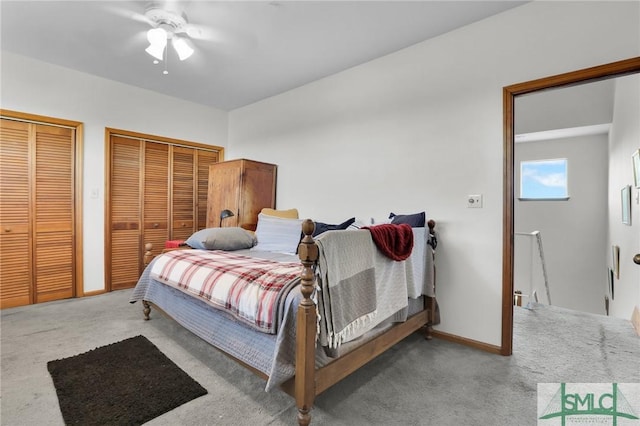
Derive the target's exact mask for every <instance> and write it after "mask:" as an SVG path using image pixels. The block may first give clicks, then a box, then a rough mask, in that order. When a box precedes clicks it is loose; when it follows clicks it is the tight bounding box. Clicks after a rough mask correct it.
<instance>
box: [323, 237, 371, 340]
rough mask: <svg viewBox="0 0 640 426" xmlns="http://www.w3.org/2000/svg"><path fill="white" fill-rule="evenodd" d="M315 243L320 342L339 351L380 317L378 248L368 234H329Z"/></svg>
mask: <svg viewBox="0 0 640 426" xmlns="http://www.w3.org/2000/svg"><path fill="white" fill-rule="evenodd" d="M316 242H317V244H318V247H319V249H320V253H319V255H320V257H319V259H318V273H317V277H316V278H317V280H318V288H317V289H316V290H317V291H318V294H317V298H318V301H317V304H318V314H319V316H320V318H319V341H320V344H321V345H322V346H327V347H329V348H337V347H338V346H339V345H340V344H341V343H342V342H347V341H349V340H351V339H352V338H354V337H357V336H359V335H361V334H362V332H361V331H362V330H365V331H366V329H367V328H368V327H367V326H368V325H369V324H370V323H372V322H373V320H374V318H375V317H376V315H377V311H376V307H377V306H376V283H375V260H374V259H375V258H374V256H375V250H376V249H375V246H374V245H373V242H372V240H371V234H370V233H369V232H365V231H327V232H324V233H322V234H321V235H320V236H319V237H318V238H317V240H316Z"/></svg>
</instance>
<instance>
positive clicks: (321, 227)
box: [313, 217, 356, 237]
mask: <svg viewBox="0 0 640 426" xmlns="http://www.w3.org/2000/svg"><path fill="white" fill-rule="evenodd" d="M355 221H356V218H355V217H352V218H351V219H348V220H345V221H344V222H342V223H340V224H338V225H329V224H327V223H322V222H316V223H315V224H316V229H314V230H313V236H314V237H316V236H318V235H320V234H322V233H323V232H326V231H335V230H340V229H347V228H348V227H349V225H351V224H352V223H353V222H355Z"/></svg>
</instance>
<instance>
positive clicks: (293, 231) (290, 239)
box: [251, 213, 302, 254]
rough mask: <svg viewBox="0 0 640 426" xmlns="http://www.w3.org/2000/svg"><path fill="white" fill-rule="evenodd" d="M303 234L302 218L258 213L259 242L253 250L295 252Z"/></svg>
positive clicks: (257, 233)
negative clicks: (285, 217)
mask: <svg viewBox="0 0 640 426" xmlns="http://www.w3.org/2000/svg"><path fill="white" fill-rule="evenodd" d="M301 236H302V219H283V218H280V217H276V216H268V215H266V214H262V213H260V214H259V215H258V226H257V227H256V237H257V238H258V244H257V245H256V246H254V247H253V248H252V249H251V250H260V251H272V252H277V253H291V254H295V253H296V251H297V250H298V244H299V243H300V237H301Z"/></svg>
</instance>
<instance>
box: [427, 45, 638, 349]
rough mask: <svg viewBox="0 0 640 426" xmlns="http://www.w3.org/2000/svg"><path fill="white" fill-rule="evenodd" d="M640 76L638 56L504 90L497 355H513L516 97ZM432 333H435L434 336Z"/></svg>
mask: <svg viewBox="0 0 640 426" xmlns="http://www.w3.org/2000/svg"><path fill="white" fill-rule="evenodd" d="M635 73H640V57H634V58H629V59H625V60H622V61H617V62H611V63H608V64H604V65H598V66H595V67H590V68H585V69H581V70H577V71H572V72H567V73H563V74H558V75H554V76H550V77H544V78H540V79H536V80H531V81H527V82H524V83H517V84H513V85H510V86H506V87H504V88H503V91H502V93H503V114H504V115H503V130H504V131H503V134H504V174H503V178H504V185H503V187H504V202H503V205H504V210H503V215H504V216H503V238H502V240H503V252H502V343H501V347H500V353H501V354H502V355H511V354H512V352H513V291H514V287H513V226H514V225H513V220H514V217H513V208H514V205H513V203H514V196H515V194H514V155H513V150H514V112H513V106H514V102H515V97H516V96H518V95H524V94H527V93H533V92H537V91H541V90H548V89H553V88H559V87H568V86H574V85H578V84H583V83H588V82H592V81H598V80H605V79H608V78H615V77H622V76H624V75H628V74H635ZM434 334H435V333H434Z"/></svg>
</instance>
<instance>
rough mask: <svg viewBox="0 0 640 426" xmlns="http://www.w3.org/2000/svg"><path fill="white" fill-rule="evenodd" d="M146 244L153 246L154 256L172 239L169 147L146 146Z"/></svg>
mask: <svg viewBox="0 0 640 426" xmlns="http://www.w3.org/2000/svg"><path fill="white" fill-rule="evenodd" d="M143 217H144V232H143V235H144V237H143V241H144V243H145V244H147V243H151V244H153V249H152V253H153V255H154V256H156V255H158V254H160V253H161V252H162V249H163V248H164V243H165V241H166V240H168V239H169V145H167V144H162V143H153V142H145V148H144V210H143Z"/></svg>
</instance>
